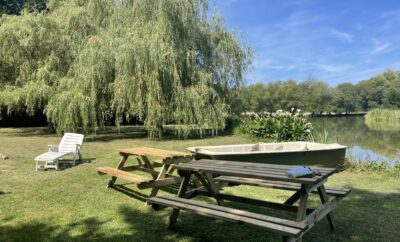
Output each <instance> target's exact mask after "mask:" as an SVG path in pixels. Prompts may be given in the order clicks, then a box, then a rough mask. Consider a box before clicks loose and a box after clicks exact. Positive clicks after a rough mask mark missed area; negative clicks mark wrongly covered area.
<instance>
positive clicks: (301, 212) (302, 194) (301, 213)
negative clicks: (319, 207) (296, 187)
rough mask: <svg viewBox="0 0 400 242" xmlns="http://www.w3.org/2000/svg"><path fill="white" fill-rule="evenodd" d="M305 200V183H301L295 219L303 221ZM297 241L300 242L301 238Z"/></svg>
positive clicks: (306, 198) (305, 208) (306, 200)
mask: <svg viewBox="0 0 400 242" xmlns="http://www.w3.org/2000/svg"><path fill="white" fill-rule="evenodd" d="M307 202H308V193H307V191H306V189H305V185H301V189H300V203H299V208H298V210H297V218H296V221H298V222H300V221H303V220H304V218H305V217H306V212H307ZM297 241H299V242H301V241H302V238H299V239H298V240H297Z"/></svg>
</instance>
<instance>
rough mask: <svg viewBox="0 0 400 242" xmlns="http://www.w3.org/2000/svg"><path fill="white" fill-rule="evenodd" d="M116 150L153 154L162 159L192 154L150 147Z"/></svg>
mask: <svg viewBox="0 0 400 242" xmlns="http://www.w3.org/2000/svg"><path fill="white" fill-rule="evenodd" d="M118 152H119V153H120V154H126V155H139V156H155V157H160V158H162V159H166V158H176V157H192V156H193V155H192V154H190V153H186V152H179V151H171V150H162V149H155V148H150V147H134V148H125V149H118Z"/></svg>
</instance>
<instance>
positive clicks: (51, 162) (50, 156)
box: [35, 133, 84, 171]
mask: <svg viewBox="0 0 400 242" xmlns="http://www.w3.org/2000/svg"><path fill="white" fill-rule="evenodd" d="M83 138H84V135H83V134H75V133H65V134H64V136H63V137H62V139H61V142H60V144H59V145H49V151H48V152H46V153H43V154H41V155H39V156H37V157H36V158H35V161H36V171H37V170H38V169H39V168H41V165H40V162H41V161H44V162H45V164H44V166H43V168H44V169H48V168H55V169H56V170H58V168H59V162H60V161H59V159H60V158H61V157H63V156H66V155H73V156H74V158H73V160H72V162H71V163H72V165H73V166H74V165H75V161H76V158H77V156H78V157H79V160H80V161H82V155H81V146H82V143H83Z"/></svg>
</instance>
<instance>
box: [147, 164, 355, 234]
mask: <svg viewBox="0 0 400 242" xmlns="http://www.w3.org/2000/svg"><path fill="white" fill-rule="evenodd" d="M175 168H176V169H177V170H178V173H179V174H180V175H181V176H182V181H181V184H180V188H179V191H178V194H177V196H160V197H152V198H149V199H148V200H147V202H148V203H149V204H152V205H153V208H154V209H156V210H157V209H161V208H164V207H172V208H173V210H172V213H171V215H170V218H169V228H170V229H174V228H175V223H176V221H177V218H178V215H179V211H180V210H186V211H190V212H193V213H197V214H200V215H204V216H209V217H213V218H217V219H221V220H226V221H231V222H236V223H241V224H247V225H250V226H255V227H258V228H262V229H265V230H267V231H270V232H274V233H277V234H279V235H281V236H283V239H284V241H301V240H302V236H303V235H304V234H305V233H306V232H307V231H308V230H309V229H311V228H312V227H313V225H315V224H316V223H317V222H318V221H320V220H321V219H322V218H324V217H325V216H326V217H327V218H328V221H329V224H330V227H331V229H332V230H334V229H335V223H334V220H333V215H332V213H331V211H332V209H334V208H335V207H336V206H337V205H338V203H339V202H340V201H341V200H342V199H343V198H344V197H345V196H347V194H348V193H349V192H350V189H338V188H329V189H326V188H325V186H324V184H325V183H326V181H327V179H328V177H329V176H331V175H332V174H334V173H335V172H336V169H334V168H315V167H314V169H318V170H319V171H320V175H315V176H313V177H302V178H290V177H288V176H287V171H289V170H290V169H292V168H294V166H286V165H272V164H259V163H245V162H233V161H216V160H206V159H203V160H198V161H192V162H189V163H185V164H178V165H175ZM191 176H195V177H196V178H197V179H198V180H199V181H200V182H201V183H202V185H203V186H202V187H198V188H195V189H193V190H189V191H187V188H188V184H189V181H190V179H191ZM235 184H236V185H240V184H246V185H254V186H261V187H265V188H273V189H284V190H290V191H295V193H294V194H293V195H292V196H291V197H289V198H288V199H287V200H286V201H285V202H284V203H277V202H272V201H264V200H258V199H253V198H248V197H240V196H235V195H232V194H223V193H221V192H220V190H221V188H223V187H224V186H227V185H235ZM310 193H318V194H319V197H320V200H321V205H320V206H319V207H317V208H314V209H312V208H308V206H307V205H308V198H309V194H310ZM197 195H201V196H211V197H214V198H215V199H216V201H217V203H218V205H213V204H208V203H205V202H199V201H194V200H191V198H193V197H195V196H197ZM224 200H229V201H235V202H243V203H247V204H253V205H257V206H262V207H269V208H274V209H282V210H286V211H294V212H295V213H296V219H295V220H288V219H283V218H278V217H275V216H267V215H264V214H258V213H252V212H247V211H243V210H238V209H233V208H228V207H225V206H224V204H225V202H224ZM297 201H299V205H298V206H296V205H294V204H295V203H296V202H297Z"/></svg>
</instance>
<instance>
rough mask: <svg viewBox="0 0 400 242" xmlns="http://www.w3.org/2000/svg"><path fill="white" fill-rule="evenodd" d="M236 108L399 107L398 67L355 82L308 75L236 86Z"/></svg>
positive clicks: (328, 109)
mask: <svg viewBox="0 0 400 242" xmlns="http://www.w3.org/2000/svg"><path fill="white" fill-rule="evenodd" d="M238 93H239V95H238V100H237V101H236V103H237V105H236V109H237V111H238V112H246V111H250V112H275V111H277V110H290V109H292V108H296V109H301V110H303V111H304V112H311V113H313V114H321V113H323V112H336V113H339V112H340V113H342V112H346V113H349V112H356V111H368V110H371V109H373V108H400V71H394V70H387V71H385V72H384V73H382V74H379V75H377V76H374V77H372V78H370V79H368V80H364V81H360V82H358V83H356V84H352V83H350V82H348V83H341V84H339V85H337V86H335V87H330V86H328V85H327V84H326V83H325V82H323V81H319V80H315V79H310V80H306V81H303V82H297V81H294V80H288V81H276V82H271V83H256V84H253V85H248V86H242V87H240V88H239V89H238Z"/></svg>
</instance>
